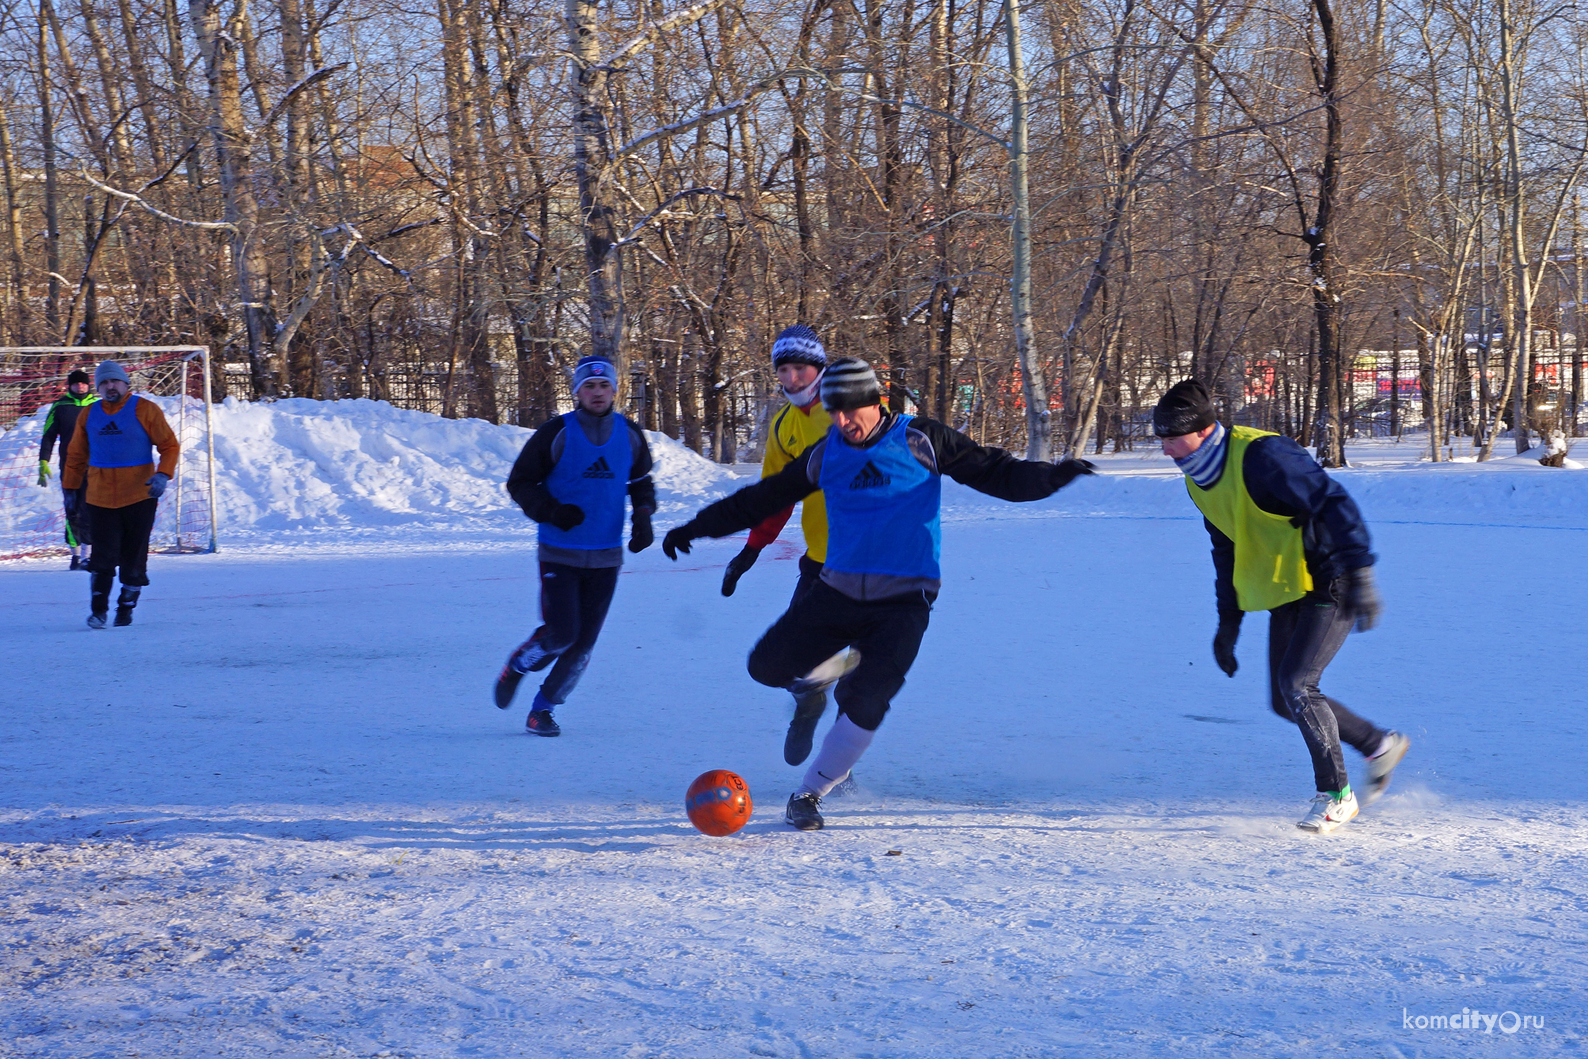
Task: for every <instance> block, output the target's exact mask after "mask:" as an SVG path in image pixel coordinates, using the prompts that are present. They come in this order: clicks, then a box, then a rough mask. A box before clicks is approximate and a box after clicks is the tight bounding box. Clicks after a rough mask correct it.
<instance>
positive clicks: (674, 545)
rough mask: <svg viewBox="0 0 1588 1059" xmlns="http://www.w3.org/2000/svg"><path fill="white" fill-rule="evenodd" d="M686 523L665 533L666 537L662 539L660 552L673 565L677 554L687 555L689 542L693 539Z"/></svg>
mask: <svg viewBox="0 0 1588 1059" xmlns="http://www.w3.org/2000/svg"><path fill="white" fill-rule="evenodd" d="M689 526H690V524H689V523H688V522H686V523H684V524H683V525H682V526H674V527H673V528H672V529H670V530H668V531H667V536H665V537H663V538H662V552H663V554H665V555H666V556H667V557H668V558H669V559H671V560H673V561H674V562H675V563H676V562H677V561H678V553H679V552H683V553H684V554H685V555H688V554H689V542H690V541H692V540H694V539H695V535H694V532H693V531H692V530H691V529H690V528H689Z"/></svg>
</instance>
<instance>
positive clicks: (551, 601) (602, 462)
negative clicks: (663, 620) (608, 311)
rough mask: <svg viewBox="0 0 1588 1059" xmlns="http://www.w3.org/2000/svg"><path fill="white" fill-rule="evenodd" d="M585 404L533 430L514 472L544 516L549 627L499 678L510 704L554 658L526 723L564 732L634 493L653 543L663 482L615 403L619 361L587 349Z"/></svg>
mask: <svg viewBox="0 0 1588 1059" xmlns="http://www.w3.org/2000/svg"><path fill="white" fill-rule="evenodd" d="M573 394H574V401H575V403H576V407H575V408H574V410H573V411H572V412H568V413H565V414H563V415H560V416H557V417H556V418H554V419H552V420H551V421H550V422H548V423H546V424H545V425H544V426H542V427H541V428H540V429H539V430H537V431H535V433H534V434H532V435H531V436H530V439H529V441H528V442H526V443H525V444H524V449H523V451H522V452H520V453H519V454H518V459H517V461H515V462H514V464H513V470H512V473H510V474H509V475H508V478H507V492H508V494H509V495H510V496H512V498H513V499H514V500H515V501H516V502H517V503H518V506H519V507H521V508H523V509H524V514H526V515H528V516H529V517H530V518H532V519H534V520H535V521H536V522H537V523H539V524H540V533H539V537H540V542H539V543H540V613H541V626H540V628H538V629H536V630H535V632H534V635H532V636H530V638H529V639H527V640H525V641H524V642H523V643H522V644H520V645H519V646H518V648H517V649H516V650H514V651H513V653H512V655H510V656H509V657H508V659H507V664H506V665H505V666H503V667H502V673H501V676H499V677H498V678H497V680H496V705H497V706H498V707H500V708H501V709H504V710H505V709H507V707H508V706H510V705H512V702H513V694H514V692H516V691H517V690H518V684H519V682H520V681H521V680H523V679H524V674H525V673H530V672H535V671H538V670H541V669H545V668H546V667H547V666H551V672H550V673H549V674H548V675H547V677H546V680H545V682H544V683H543V684H541V686H540V690H539V691H538V692H536V693H535V701H534V703H533V704H532V705H531V706H530V710H529V717H528V718H527V719H526V720H525V721H524V727H525V729H526V730H528V731H529V732H530V733H531V734H533V735H541V736H555V735H561V734H562V728H561V727H560V726H559V725H558V724H557V722H556V720H555V719H554V718H553V717H552V711H553V710H555V709H556V708H557V707H558V706H560V705H561V704H562V703H564V702H566V701H567V699H568V696H569V695H570V694H571V693H572V692H573V689H574V685H576V684H578V683H579V678H580V677H581V676H583V675H584V671H585V667H586V666H587V665H589V664H590V652H591V651H592V650H594V649H595V642H596V637H598V636H600V635H601V626H602V625H603V624H604V623H605V622H606V617H607V608H608V607H609V606H610V605H611V603H612V593H613V592H614V591H615V590H616V588H617V584H618V569H619V567H621V566H622V565H623V514H624V502H625V498H627V500H628V501H629V502H630V503H631V504H632V506H633V509H634V516H633V529H632V532H631V534H630V537H629V551H632V552H640V551H644V550H645V549H646V548H647V547H649V546H650V544H651V541H652V539H653V538H652V535H651V514H652V512H654V511H655V510H656V487H655V486H654V485H652V483H651V449H650V446H649V445H648V444H647V443H646V441H645V434H644V432H643V431H641V430H640V428H639V427H637V426H635V425H634V424H633V423H631V422H629V420H627V419H625V418H624V417H623V416H620V415H618V414H617V413H615V412H614V411H613V410H612V404H613V401H614V400H616V398H617V388H616V378H615V369H614V367H613V365H612V362H611V361H609V360H605V359H603V358H601V357H585V358H584V359H583V360H581V361H579V363H578V364H577V365H575V367H574V370H573Z"/></svg>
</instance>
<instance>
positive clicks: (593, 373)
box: [573, 357, 618, 393]
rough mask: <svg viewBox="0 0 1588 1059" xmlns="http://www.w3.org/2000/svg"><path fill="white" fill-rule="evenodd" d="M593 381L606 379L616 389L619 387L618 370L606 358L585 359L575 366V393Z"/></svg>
mask: <svg viewBox="0 0 1588 1059" xmlns="http://www.w3.org/2000/svg"><path fill="white" fill-rule="evenodd" d="M591 379H605V380H606V381H607V382H610V383H611V384H612V387H613V388H614V389H616V388H617V385H618V369H617V368H616V367H614V366H613V364H612V362H611V361H610V360H608V359H607V358H605V357H584V358H582V359H581V360H580V361H579V363H577V364H575V365H574V366H573V392H574V393H578V392H579V387H581V386H583V385H584V384H585V383H587V382H589V381H590V380H591Z"/></svg>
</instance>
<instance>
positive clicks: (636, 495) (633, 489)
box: [507, 409, 656, 522]
mask: <svg viewBox="0 0 1588 1059" xmlns="http://www.w3.org/2000/svg"><path fill="white" fill-rule="evenodd" d="M575 414H576V415H577V416H578V417H579V422H580V424H581V425H582V426H584V427H585V432H586V434H587V435H588V434H590V433H591V432H592V431H594V432H595V435H596V436H594V437H592V438H591V439H590V440H591V441H592V442H593V443H594V444H597V445H603V444H605V443H606V442H607V440H608V439H609V438H610V437H611V436H612V430H613V429H614V428H615V427H616V425H617V424H618V423H622V424H623V425H624V427H626V428H627V429H628V430H629V432H630V437H629V450H630V451H631V452H632V453H633V459H632V461H631V462H630V465H629V502H630V503H631V504H632V505H633V507H634V510H635V511H643V512H645V513H646V514H650V513H652V512H654V511H655V510H656V486H655V484H654V483H652V481H651V466H652V464H651V447H650V445H649V444H648V443H647V442H646V440H645V432H644V431H642V430H641V429H640V428H639V427H637V426H635V425H634V424H633V423H631V422H629V421H628V420H627V419H625V418H624V417H623V416H620V415H618V414H617V413H616V412H608V413H607V414H606V415H604V416H593V415H591V414H590V413H588V412H586V411H584V410H583V409H581V410H579V411H578V412H577V413H575ZM566 423H567V420H565V419H564V418H563V417H562V416H556V417H555V418H553V419H550V420H548V421H547V422H546V423H544V424H543V425H542V426H541V427H540V429H539V430H537V431H535V433H533V434H531V435H530V437H529V440H528V441H526V442H525V443H524V448H523V450H522V451H521V452H519V454H518V459H516V460H514V461H513V469H512V471H511V472H510V473H509V474H508V476H507V494H508V495H509V496H511V497H512V498H513V501H514V502H515V503H517V504H518V506H519V507H521V508H523V510H524V514H526V515H528V516H529V517H530V518H532V519H534V520H535V521H536V522H545V521H546V520H547V519H549V518H551V513H552V512H553V511H555V510H556V509H557V505H558V504H559V503H560V502H561V501H559V500H558V499H557V498H556V497H554V496H552V495H551V490H549V489H547V488H546V479H547V478H549V477H550V476H551V472H552V470H553V469H555V468H556V466H557V460H558V459H560V458H561V457H562V450H563V446H564V445H565V444H567V439H566V438H564V437H563V436H562V432H563V428H564V425H565V424H566Z"/></svg>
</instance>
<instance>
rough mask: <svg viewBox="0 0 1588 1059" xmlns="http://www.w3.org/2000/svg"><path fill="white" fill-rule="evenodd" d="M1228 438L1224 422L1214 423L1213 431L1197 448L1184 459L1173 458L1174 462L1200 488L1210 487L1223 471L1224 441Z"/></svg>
mask: <svg viewBox="0 0 1588 1059" xmlns="http://www.w3.org/2000/svg"><path fill="white" fill-rule="evenodd" d="M1229 438H1230V435H1229V432H1228V431H1227V430H1225V429H1224V424H1223V423H1214V424H1213V433H1211V434H1209V435H1208V436H1207V438H1206V439H1204V440H1203V442H1202V444H1201V445H1199V446H1197V450H1196V451H1195V452H1193V453H1192V454H1191V455H1189V456H1187V457H1185V458H1184V459H1179V460H1175V461H1174V464H1175V466H1176V467H1178V468H1180V470H1181V471H1182V472H1184V474H1185V476H1186V477H1187V478H1189V479H1191V480H1192V481H1193V482H1195V483H1196V484H1197V485H1198V486H1199V487H1200V488H1203V489H1212V488H1213V487H1214V486H1215V485H1217V484H1218V481H1219V478H1220V477H1221V476H1222V475H1223V473H1224V450H1225V449H1226V448H1227V447H1228V446H1227V445H1226V444H1225V442H1227V441H1229Z"/></svg>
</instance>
